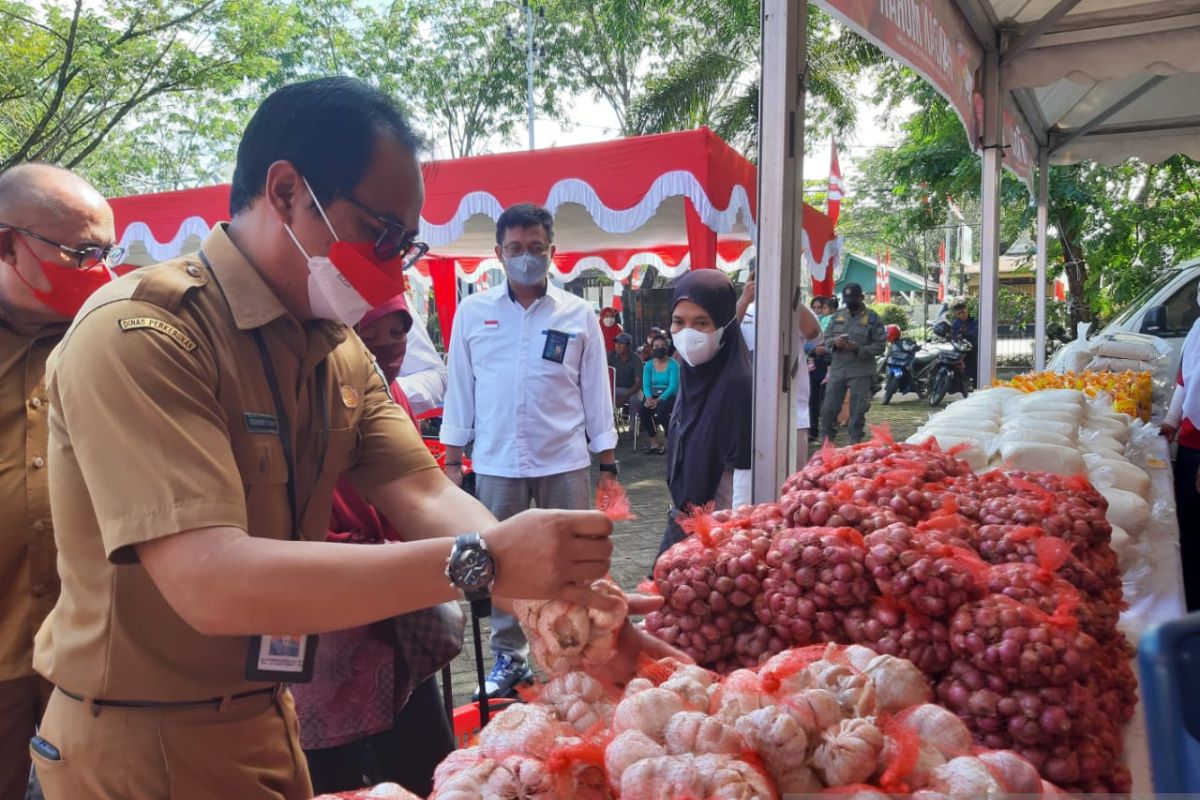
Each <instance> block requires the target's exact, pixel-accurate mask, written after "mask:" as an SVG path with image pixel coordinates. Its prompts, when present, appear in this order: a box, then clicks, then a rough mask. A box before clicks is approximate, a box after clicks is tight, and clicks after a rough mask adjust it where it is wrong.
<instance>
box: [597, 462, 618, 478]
mask: <svg viewBox="0 0 1200 800" xmlns="http://www.w3.org/2000/svg"><path fill="white" fill-rule="evenodd" d="M618 463H619V462H617V461H614V462H613V463H611V464H601V465H600V471H601V472H611V473H612V474H613V475H619V474H621V473H620V472H619V471H618V470H617V465H618Z"/></svg>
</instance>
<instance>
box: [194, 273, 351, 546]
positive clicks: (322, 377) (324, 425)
mask: <svg viewBox="0 0 1200 800" xmlns="http://www.w3.org/2000/svg"><path fill="white" fill-rule="evenodd" d="M200 260H201V261H203V262H204V266H206V267H208V271H209V272H210V273H212V275H213V279H214V281H216V273H215V272H213V268H212V264H210V263H209V261H208V257H207V256H206V255H205V254H204V252H203V251H201V252H200ZM216 283H217V287H218V288H220V289H221V296H222V297H225V289H224V288H222V287H221V283H220V281H216ZM225 303H226V304H227V305H228V303H229V298H228V297H225ZM250 334H251V335H252V336H253V337H254V344H255V345H256V346H257V347H258V357H259V359H260V360H261V361H262V368H263V375H265V376H266V378H267V386H268V388H269V389H270V390H271V402H272V403H273V404H274V406H275V419H276V420H277V421H278V427H279V443H280V444H281V445H282V446H283V459H284V462H285V463H286V465H287V497H288V510H289V511H290V512H291V513H292V541H298V540H299V539H300V538H301V537H300V526H301V523H302V522H303V520H304V514H305V513H306V512H307V511H308V503H309V500H311V499H312V496H311V494H310V495H309V498H308V500H305V502H304V506H303V508H300V507H299V506H298V504H297V502H296V455H295V449H294V447H293V444H292V424H291V420H290V419H289V418H288V415H287V406H285V405H284V404H283V393H282V392H281V391H280V389H279V377H278V376H277V375H276V374H275V363H274V362H273V361H272V360H271V351H270V350H269V349H268V347H267V340H266V338H264V337H263V334H262V328H255V329H254V330H252V331H251V332H250ZM316 378H317V413H318V416H319V417H320V419H321V444H320V448H319V455H318V458H317V463H318V464H323V463H324V462H325V451H326V449H327V448H328V447H329V398H328V396H327V395H328V392H327V388H328V386H327V381H326V369H325V361H321V363H319V364H317V369H316Z"/></svg>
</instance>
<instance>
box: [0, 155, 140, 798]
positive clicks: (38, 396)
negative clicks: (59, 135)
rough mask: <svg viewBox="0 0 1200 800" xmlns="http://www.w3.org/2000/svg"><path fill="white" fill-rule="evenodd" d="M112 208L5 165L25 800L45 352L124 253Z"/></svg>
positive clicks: (3, 367)
mask: <svg viewBox="0 0 1200 800" xmlns="http://www.w3.org/2000/svg"><path fill="white" fill-rule="evenodd" d="M113 242H114V233H113V217H112V211H111V210H110V209H109V207H108V203H106V202H105V201H104V198H103V197H101V196H100V194H99V193H98V192H97V191H96V190H95V189H93V188H92V187H91V186H90V185H88V183H87V182H86V181H84V180H83V179H82V178H79V177H77V176H75V175H72V174H71V173H70V172H67V171H66V170H63V169H58V168H57V167H51V166H47V165H44V164H26V165H22V166H19V167H14V168H12V169H10V170H8V171H7V172H5V173H4V174H3V175H0V800H23V798H24V797H25V788H26V785H27V784H28V782H29V738H30V737H31V736H33V734H34V731H35V728H36V726H37V722H38V720H39V719H40V718H41V715H42V710H43V709H44V708H45V703H46V698H47V697H48V696H49V693H50V685H49V684H48V683H46V681H45V680H43V679H42V678H41V677H39V676H38V675H37V673H35V672H34V671H33V636H34V634H35V633H36V632H37V629H38V627H39V626H40V625H41V624H42V620H44V619H45V618H46V615H47V614H49V613H50V609H51V608H53V607H54V601H55V599H56V598H57V597H58V572H57V571H56V570H55V568H54V557H55V553H54V529H53V527H52V525H51V521H50V488H49V479H48V473H47V470H46V438H47V432H48V427H47V413H48V412H49V410H50V406H49V404H48V403H47V401H46V387H45V384H44V382H43V375H44V373H45V366H46V357H47V356H49V355H50V351H51V350H52V349H53V348H54V346H55V345H56V344H58V341H59V339H61V338H62V335H63V332H64V331H65V330H66V326H67V323H68V322H69V321H70V318H71V316H73V315H74V313H75V311H76V310H78V308H79V304H80V303H81V302H82V300H83V298H84V296H86V294H87V293H88V292H89V291H90V290H91V288H94V287H95V286H98V285H100V284H101V283H104V282H106V281H107V279H108V273H107V270H106V269H105V268H104V267H103V266H99V268H98V269H97V268H96V265H97V264H100V262H103V261H107V260H110V259H113V260H115V259H117V258H119V256H120V251H119V250H118V249H116V248H113V246H112V245H113Z"/></svg>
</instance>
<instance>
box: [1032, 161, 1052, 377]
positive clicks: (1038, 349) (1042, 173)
mask: <svg viewBox="0 0 1200 800" xmlns="http://www.w3.org/2000/svg"><path fill="white" fill-rule="evenodd" d="M1049 222H1050V151H1049V150H1048V149H1047V148H1045V147H1043V148H1041V149H1040V150H1039V151H1038V207H1037V288H1036V290H1035V291H1036V292H1037V300H1036V302H1035V303H1034V314H1033V368H1034V369H1036V370H1038V371H1039V372H1040V371H1041V370H1044V369H1045V368H1046V261H1047V259H1048V257H1049V253H1047V252H1046V229H1047V228H1048V227H1049Z"/></svg>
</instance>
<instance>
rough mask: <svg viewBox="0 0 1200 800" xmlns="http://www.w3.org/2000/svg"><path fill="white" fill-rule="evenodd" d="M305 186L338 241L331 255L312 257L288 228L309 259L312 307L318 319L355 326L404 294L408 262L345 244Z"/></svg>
mask: <svg viewBox="0 0 1200 800" xmlns="http://www.w3.org/2000/svg"><path fill="white" fill-rule="evenodd" d="M304 185H305V187H306V188H307V189H308V193H309V195H310V196H311V197H312V199H313V203H315V204H316V206H317V211H319V212H321V219H323V220H325V226H326V227H327V228H329V232H330V233H331V234H333V238H334V242H333V245H332V246H331V247H330V248H329V255H328V256H310V255H309V254H308V251H306V250H305V249H304V247H303V246H302V245H301V244H300V240H299V239H297V238H296V234H295V233H294V232H293V231H292V228H291V226H290V225H284V230H286V231H287V232H288V236H291V237H292V241H293V242H294V243H295V244H296V247H297V248H298V249H299V250H300V252H301V253H303V254H304V257H305V258H306V259H308V303H309V306H310V307H311V308H312V312H313V315H314V316H316V317H319V318H321V319H328V320H333V321H335V322H341V323H343V324H345V325H348V326H350V327H353V326H355V325H357V324H358V323H359V321H360V320H361V319H362V318H363V317H364V316H366V313H367V312H368V311H370V310H371V309H373V308H376V307H378V306H381V305H383V304H384V303H386V302H387V301H388V300H391V299H392V298H393V297H395V296H396V295H398V294H400V293H401V292H403V291H404V287H405V281H404V274H403V267H404V259H403V258H402V257H400V256H397V257H396V258H393V259H391V260H389V261H380V260H379V259H378V258H377V257H376V255H375V244H374V242H344V241H342V240H341V238H340V237H339V236H338V235H337V231H335V230H334V229H333V225H332V223H330V221H329V217H328V216H326V215H325V209H324V208H322V207H321V201H320V200H318V199H317V195H316V192H314V191H313V190H312V187H311V186H309V185H308V179H307V178H305V179H304Z"/></svg>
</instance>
